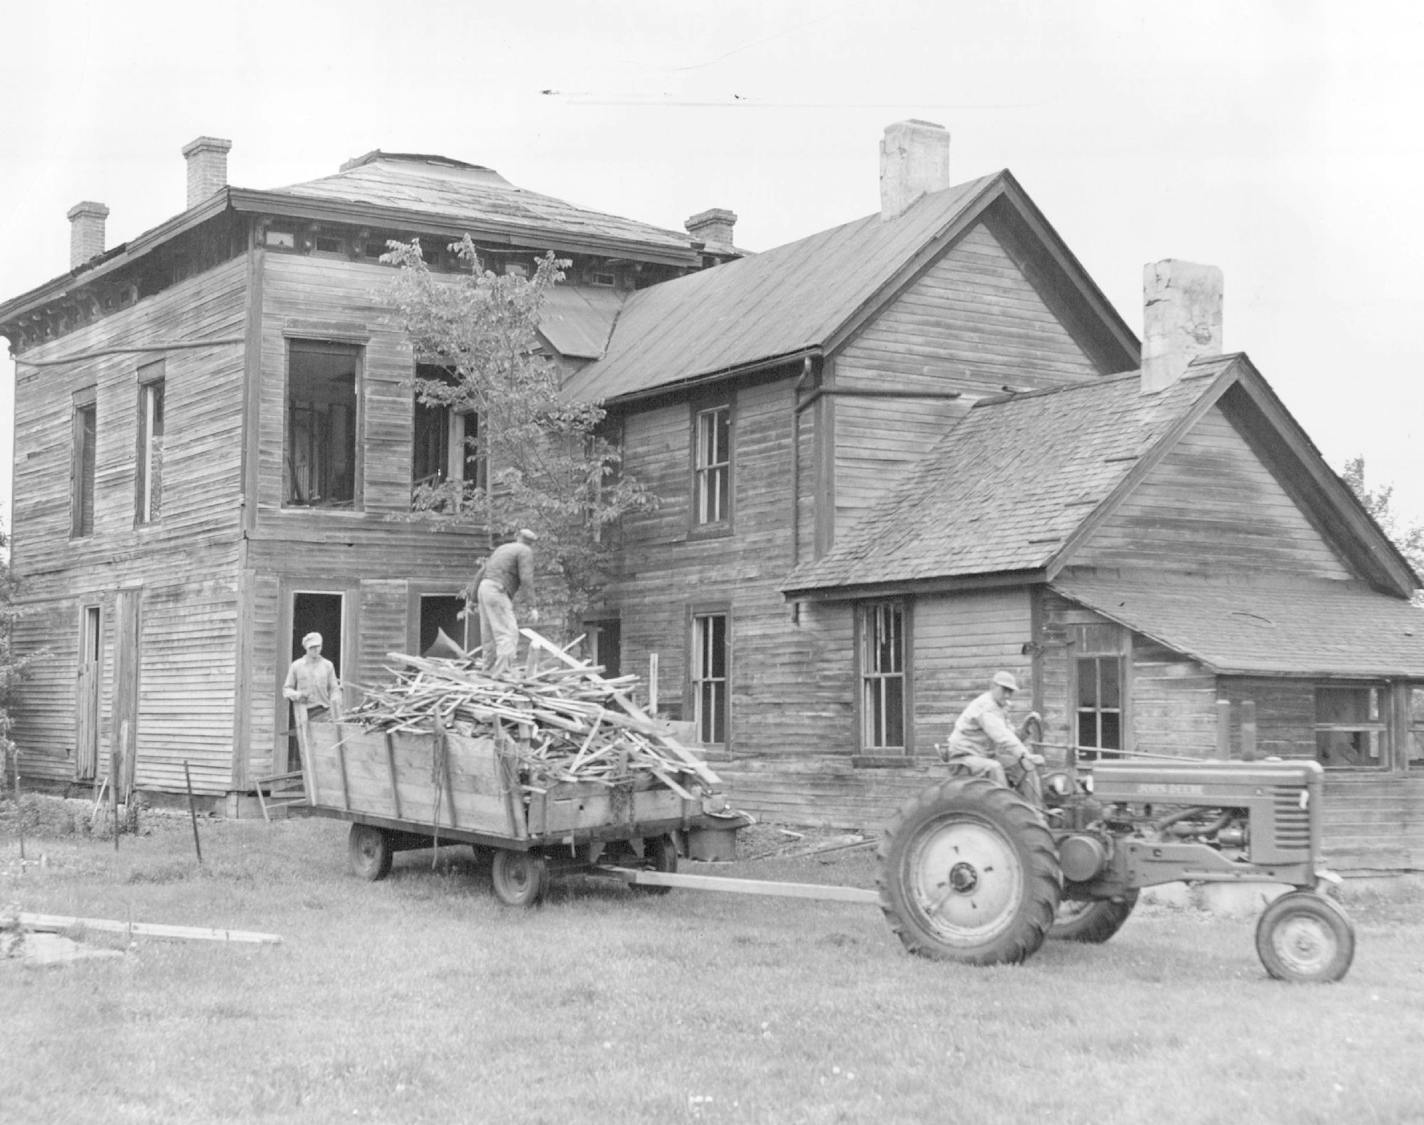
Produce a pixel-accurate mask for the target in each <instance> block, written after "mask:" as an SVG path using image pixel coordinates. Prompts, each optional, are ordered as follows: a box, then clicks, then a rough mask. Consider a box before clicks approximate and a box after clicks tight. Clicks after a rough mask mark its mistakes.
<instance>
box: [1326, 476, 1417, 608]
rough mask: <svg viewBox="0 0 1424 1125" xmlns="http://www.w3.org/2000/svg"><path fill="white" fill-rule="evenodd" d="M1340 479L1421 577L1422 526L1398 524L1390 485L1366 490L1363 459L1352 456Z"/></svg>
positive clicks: (1399, 521)
mask: <svg viewBox="0 0 1424 1125" xmlns="http://www.w3.org/2000/svg"><path fill="white" fill-rule="evenodd" d="M1344 479H1345V483H1346V484H1348V485H1349V486H1350V489H1351V490H1352V491H1353V492H1354V494H1355V495H1356V496H1358V497H1359V499H1360V503H1362V504H1363V505H1364V506H1365V510H1366V511H1367V512H1369V513H1370V515H1372V516H1373V517H1374V519H1375V522H1376V523H1377V524H1379V525H1380V527H1381V528H1382V529H1383V531H1384V533H1385V534H1386V535H1388V536H1389V537H1390V539H1392V540H1393V541H1394V544H1395V546H1396V547H1398V548H1399V550H1400V552H1401V553H1402V554H1403V555H1404V557H1405V558H1406V559H1408V560H1409V564H1410V565H1411V566H1412V567H1414V569H1415V571H1416V572H1417V573H1418V574H1420V575H1421V576H1424V524H1419V523H1409V524H1404V523H1402V522H1401V520H1400V518H1399V516H1398V514H1397V513H1396V512H1395V511H1394V508H1393V501H1394V485H1392V484H1383V485H1380V486H1379V487H1378V488H1369V487H1367V486H1366V484H1365V459H1364V457H1363V456H1360V457H1352V458H1350V460H1348V461H1346V462H1345V472H1344ZM1420 600H1421V597H1420V596H1419V595H1416V596H1415V601H1420Z"/></svg>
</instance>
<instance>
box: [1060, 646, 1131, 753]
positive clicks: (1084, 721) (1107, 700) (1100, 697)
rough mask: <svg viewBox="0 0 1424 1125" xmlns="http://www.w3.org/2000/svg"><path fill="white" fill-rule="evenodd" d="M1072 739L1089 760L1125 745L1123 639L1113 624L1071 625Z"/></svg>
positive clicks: (1124, 659) (1124, 664) (1125, 668)
mask: <svg viewBox="0 0 1424 1125" xmlns="http://www.w3.org/2000/svg"><path fill="white" fill-rule="evenodd" d="M1073 634H1074V635H1073V637H1072V640H1073V657H1074V659H1073V673H1074V675H1073V681H1074V692H1075V701H1074V731H1075V742H1076V744H1077V747H1078V752H1079V754H1080V756H1081V757H1083V758H1086V759H1088V760H1092V759H1095V758H1098V757H1100V756H1101V753H1102V751H1105V750H1122V749H1125V748H1126V747H1125V743H1124V737H1125V726H1126V723H1125V719H1124V715H1125V708H1124V695H1125V688H1124V682H1123V681H1124V679H1125V675H1126V671H1127V667H1126V666H1127V658H1126V653H1125V651H1124V650H1125V647H1126V640H1125V637H1124V634H1123V631H1122V630H1121V629H1120V628H1119V627H1118V626H1116V625H1078V626H1074V627H1073Z"/></svg>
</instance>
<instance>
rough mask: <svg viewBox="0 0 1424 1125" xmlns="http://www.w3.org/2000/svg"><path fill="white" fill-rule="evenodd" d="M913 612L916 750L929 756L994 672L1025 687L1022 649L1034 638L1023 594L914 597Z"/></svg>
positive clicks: (1027, 671)
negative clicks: (1009, 674)
mask: <svg viewBox="0 0 1424 1125" xmlns="http://www.w3.org/2000/svg"><path fill="white" fill-rule="evenodd" d="M912 613H913V618H914V623H913V629H914V656H913V669H914V676H915V682H914V699H915V715H914V720H915V734H916V740H915V749H916V751H917V752H918V753H920V754H925V755H932V754H933V748H934V744H935V743H936V742H944V741H946V740H947V739H948V738H949V732H950V729H951V728H952V727H953V726H954V720H955V719H956V718H958V716H959V713H960V712H961V711H962V710H964V708H965V707H966V706H967V705H968V704H969V703H970V701H971V700H973V699H974V698H975V697H976V696H978V695H981V694H982V693H984V692H985V691H988V690H989V683H988V679H989V676H991V675H992V674H993V673H994V672H996V671H998V670H1000V669H1003V670H1005V671H1008V672H1013V673H1014V674H1015V675H1016V676H1019V677H1021V678H1022V680H1023V682H1024V684H1025V686H1026V685H1027V683H1028V681H1029V675H1030V671H1031V669H1030V662H1029V659H1028V657H1026V656H1024V654H1023V647H1024V645H1025V644H1026V643H1027V642H1028V641H1029V640H1030V639H1031V638H1032V636H1033V621H1032V605H1031V600H1030V598H1029V596H1028V594H1027V592H1026V591H1024V590H1023V589H1022V588H1010V589H1005V590H985V591H978V592H974V593H965V594H960V595H956V596H954V597H933V598H919V599H916V600H915V601H914V603H913V609H912ZM1027 694H1028V693H1027V692H1025V702H1027ZM1026 710H1027V708H1025V712H1026Z"/></svg>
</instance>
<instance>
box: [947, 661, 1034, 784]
mask: <svg viewBox="0 0 1424 1125" xmlns="http://www.w3.org/2000/svg"><path fill="white" fill-rule="evenodd" d="M1018 690H1019V684H1018V681H1017V680H1015V679H1014V677H1013V673H1011V672H995V673H994V678H993V680H992V681H991V682H990V684H989V690H988V691H986V692H985V693H984V694H983V695H981V696H979V697H977V698H976V699H975V700H974V701H973V702H972V703H970V704H969V706H968V707H966V708H965V709H964V711H963V713H961V714H960V716H959V718H958V719H956V720H955V721H954V730H953V731H952V732H950V736H949V745H948V747H947V748H946V756H945V760H946V761H948V762H949V763H950V765H952V766H957V767H959V768H960V769H963V770H965V771H967V772H969V773H972V774H974V775H975V776H976V777H987V778H989V779H990V780H992V781H997V782H998V783H999V784H1000V785H1005V786H1007V785H1008V770H1010V769H1012V770H1014V772H1015V773H1016V774H1017V773H1018V772H1019V771H1022V773H1023V777H1022V778H1021V779H1020V780H1019V781H1018V782H1017V783H1016V785H1015V786H1014V788H1016V789H1017V790H1018V791H1019V793H1020V794H1021V795H1022V796H1023V797H1024V798H1025V799H1026V800H1028V801H1030V802H1032V803H1033V804H1034V805H1038V806H1042V804H1043V791H1042V787H1041V786H1040V784H1039V780H1038V770H1037V768H1036V767H1038V766H1041V765H1043V755H1042V754H1035V753H1033V752H1032V751H1031V750H1029V748H1028V747H1027V746H1025V745H1024V744H1023V742H1022V741H1021V740H1020V738H1019V736H1018V735H1017V734H1015V733H1014V729H1013V728H1012V727H1011V726H1010V725H1009V703H1010V701H1011V700H1012V699H1013V696H1014V692H1016V691H1018Z"/></svg>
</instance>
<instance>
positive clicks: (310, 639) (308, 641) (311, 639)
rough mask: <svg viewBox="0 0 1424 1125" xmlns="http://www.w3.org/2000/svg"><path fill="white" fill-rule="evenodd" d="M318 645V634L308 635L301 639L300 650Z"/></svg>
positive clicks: (319, 636) (319, 639)
mask: <svg viewBox="0 0 1424 1125" xmlns="http://www.w3.org/2000/svg"><path fill="white" fill-rule="evenodd" d="M319 644H321V634H320V633H308V634H307V635H306V636H305V637H303V638H302V648H311V646H312V645H319Z"/></svg>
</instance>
